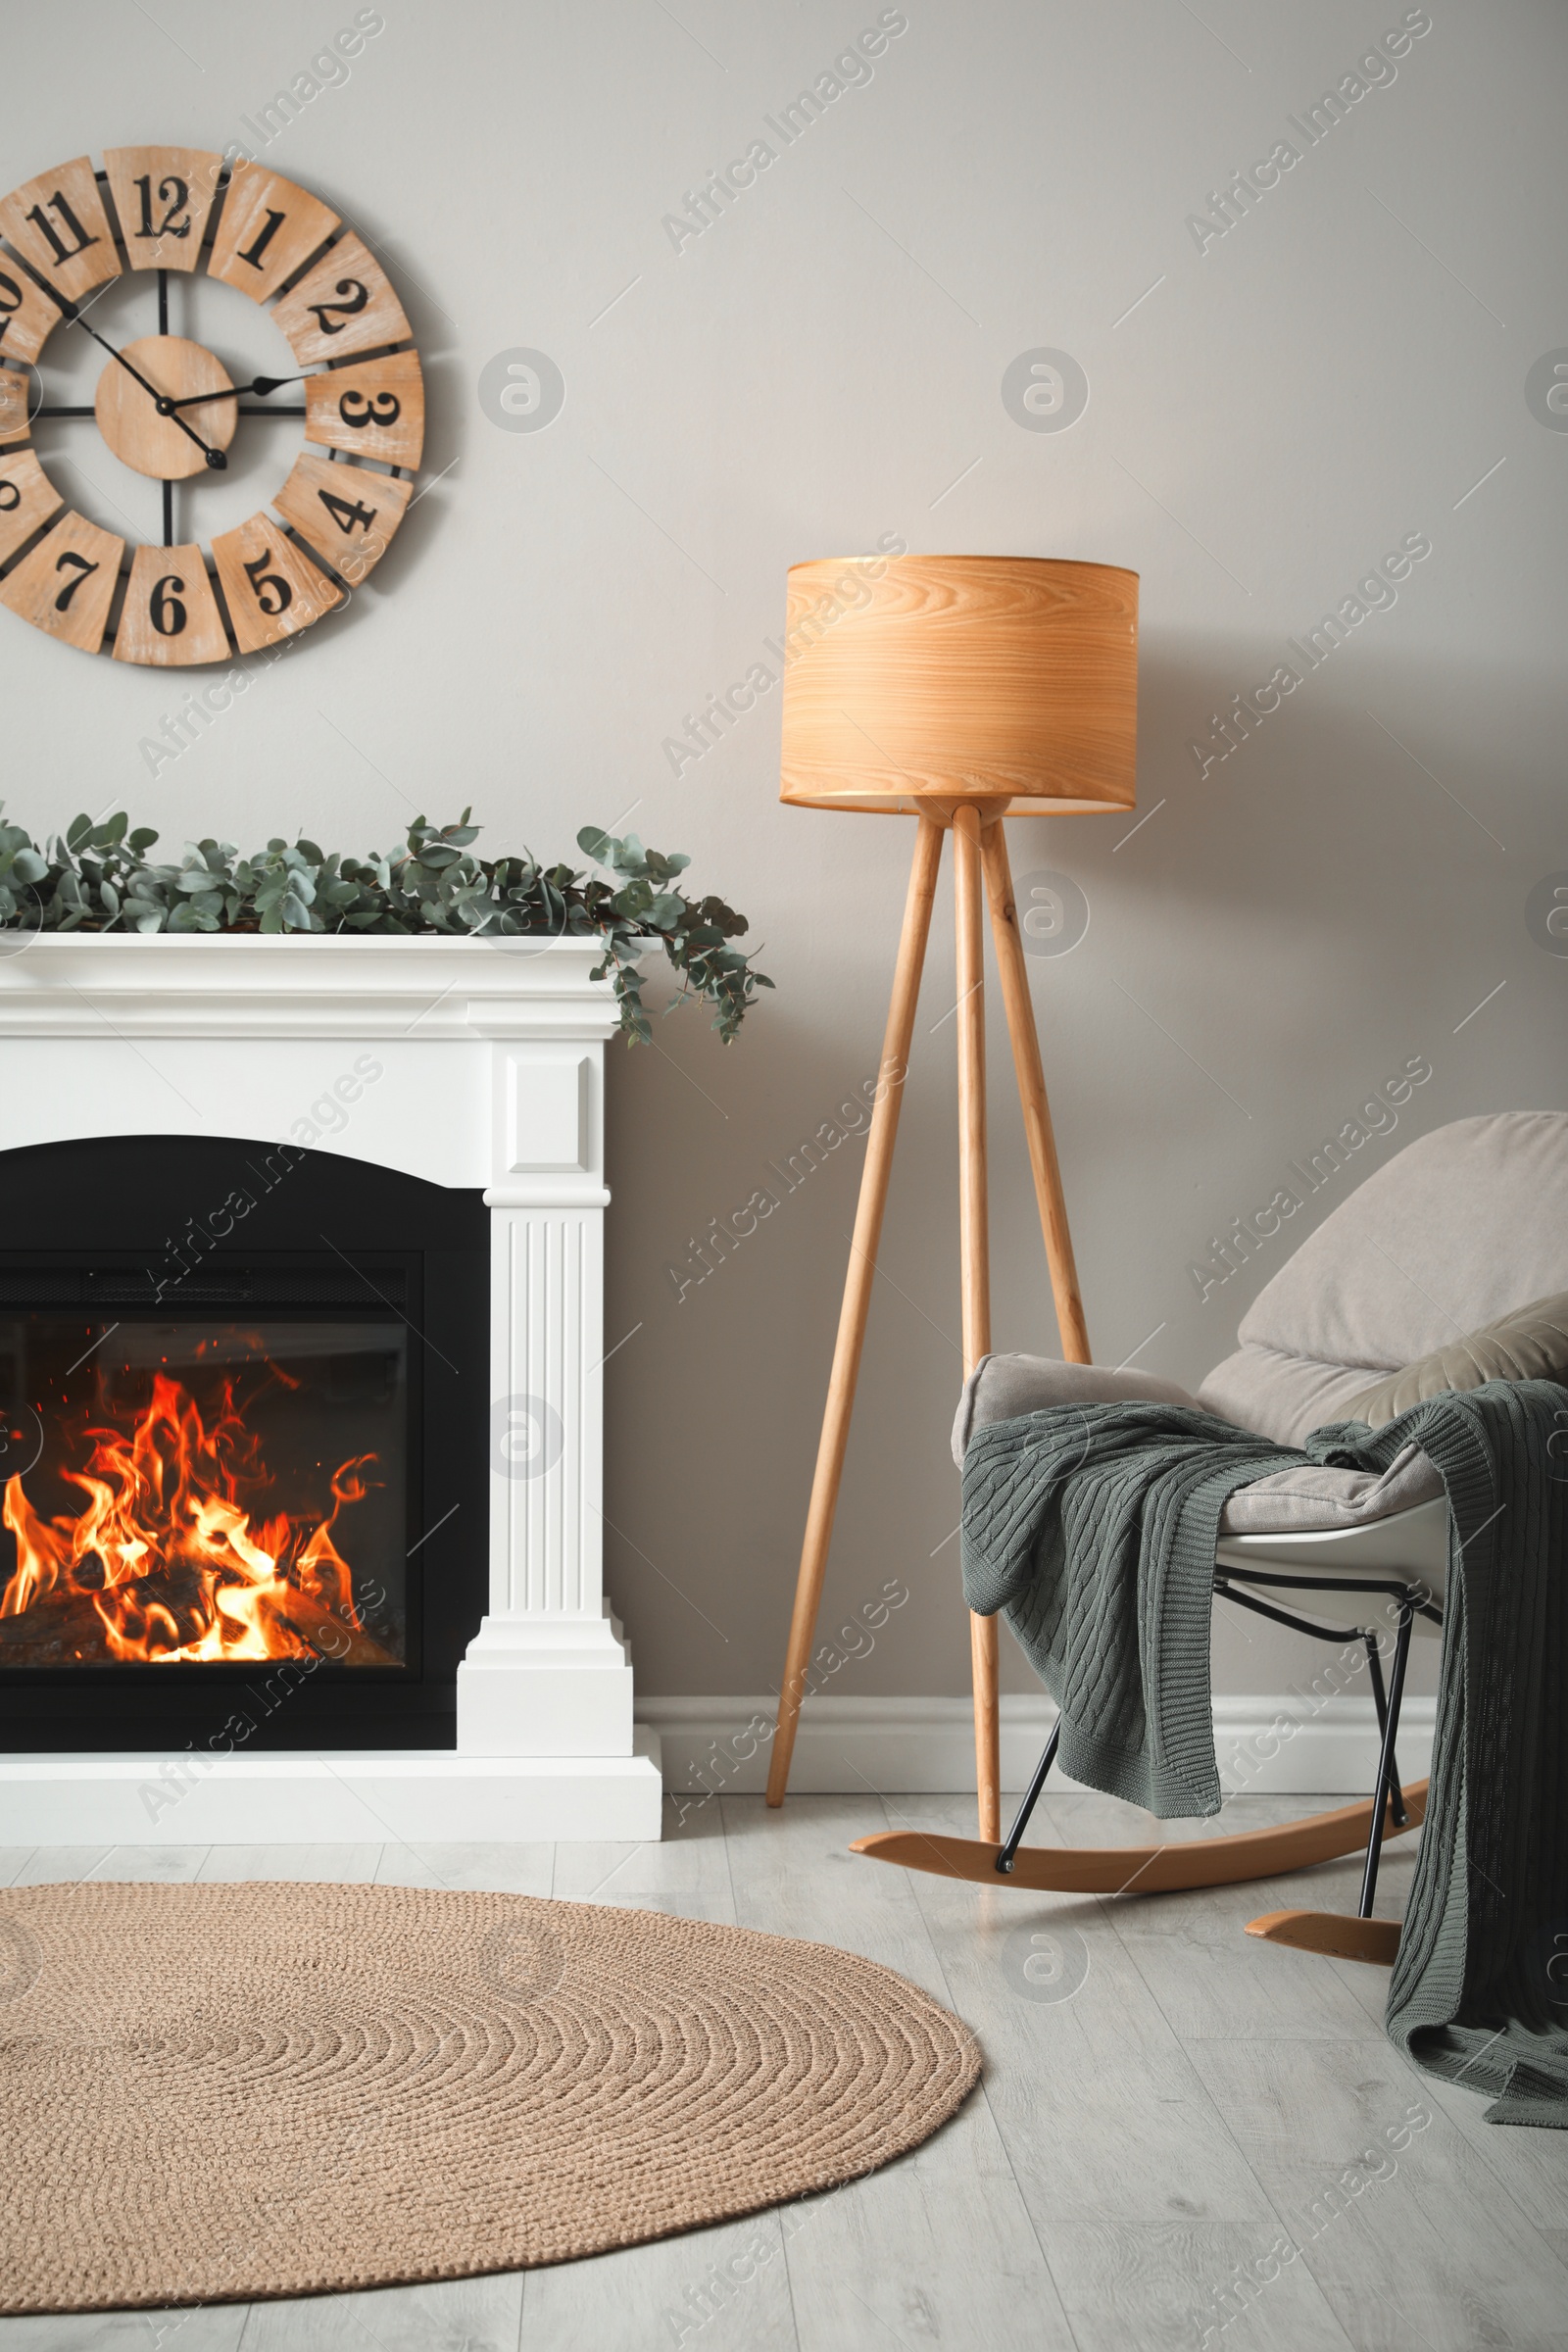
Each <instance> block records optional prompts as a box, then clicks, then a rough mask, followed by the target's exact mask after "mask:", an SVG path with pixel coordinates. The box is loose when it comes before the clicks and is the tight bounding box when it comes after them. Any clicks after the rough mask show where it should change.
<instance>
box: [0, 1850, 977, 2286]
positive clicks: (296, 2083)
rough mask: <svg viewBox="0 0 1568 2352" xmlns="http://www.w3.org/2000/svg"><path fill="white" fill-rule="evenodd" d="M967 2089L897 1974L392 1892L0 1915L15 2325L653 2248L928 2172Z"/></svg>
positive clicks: (957, 2040)
mask: <svg viewBox="0 0 1568 2352" xmlns="http://www.w3.org/2000/svg"><path fill="white" fill-rule="evenodd" d="M979 2072H980V2053H979V2049H978V2047H977V2045H976V2043H975V2040H974V2037H973V2035H972V2034H970V2033H969V2031H968V2029H967V2028H966V2027H965V2026H963V2025H961V2024H960V2023H959V2021H958V2020H957V2019H956V2018H955V2017H953V2016H951V2015H950V2014H949V2012H948V2011H947V2010H946V2009H943V2008H941V2007H940V2006H939V2005H938V2004H937V2003H936V2002H935V2001H932V2000H929V1999H928V1998H927V1997H926V1995H925V1994H924V1993H923V1992H920V1991H918V1990H917V1989H916V1988H915V1987H914V1986H913V1985H908V1984H906V1982H905V1981H904V1979H903V1978H902V1977H897V1976H895V1975H894V1974H893V1973H892V1971H891V1970H889V1969H886V1968H881V1967H879V1966H877V1965H876V1964H875V1963H874V1962H872V1961H869V1960H862V1959H859V1958H858V1957H857V1956H856V1955H854V1954H853V1953H850V1952H841V1951H836V1950H834V1949H833V1948H832V1947H831V1946H830V1945H826V1944H820V1943H799V1942H794V1941H790V1940H788V1939H786V1938H785V1937H783V1936H761V1935H757V1934H754V1933H752V1932H751V1931H749V1930H747V1929H740V1928H722V1927H711V1926H709V1925H707V1924H706V1923H704V1922H702V1921H695V1920H687V1919H676V1918H667V1917H664V1916H663V1915H662V1914H660V1913H657V1912H650V1911H622V1910H609V1909H606V1908H604V1907H603V1906H600V1905H593V1904H586V1903H562V1902H547V1901H541V1900H538V1899H536V1898H533V1897H530V1896H524V1895H511V1894H479V1893H467V1892H457V1893H454V1892H445V1891H429V1890H426V1889H423V1888H417V1887H339V1886H295V1885H287V1884H276V1883H272V1884H247V1885H240V1886H194V1887H193V1886H177V1887H171V1886H158V1885H117V1884H112V1883H106V1882H98V1881H92V1882H86V1883H83V1884H79V1885H70V1886H45V1887H12V1888H9V1889H6V1890H4V1891H0V2144H3V2146H4V2148H5V2159H4V2164H3V2167H0V2203H3V2205H4V2208H5V2211H4V2214H3V2217H0V2311H4V2312H6V2313H12V2314H14V2313H22V2312H46V2311H47V2312H63V2311H100V2310H115V2309H127V2308H146V2307H148V2306H156V2305H163V2304H181V2303H207V2302H221V2301H228V2300H254V2299H258V2298H261V2297H266V2296H274V2295H303V2294H313V2293H324V2292H328V2291H330V2290H333V2289H339V2288H355V2287H368V2286H383V2285H390V2284H393V2283H395V2282H399V2281H405V2280H411V2279H429V2278H466V2277H471V2276H473V2275H475V2274H476V2273H480V2272H485V2271H502V2270H514V2269H522V2268H528V2267H532V2266H534V2265H537V2264H540V2263H550V2262H562V2261H565V2260H567V2259H569V2258H570V2257H572V2256H574V2255H583V2254H596V2253H599V2252H602V2251H603V2250H605V2249H607V2248H609V2247H612V2246H624V2245H632V2244H635V2243H637V2242H638V2241H640V2240H643V2239H647V2238H655V2237H662V2236H665V2235H667V2234H668V2233H669V2232H671V2231H673V2230H679V2229H694V2228H696V2227H698V2226H699V2225H701V2224H704V2223H709V2222H716V2221H720V2220H723V2219H725V2218H727V2217H729V2216H732V2215H736V2214H742V2213H749V2212H754V2211H756V2210H757V2209H758V2208H759V2207H760V2206H764V2205H770V2204H775V2203H778V2202H780V2201H782V2200H784V2199H787V2198H792V2197H800V2196H804V2195H807V2194H808V2193H809V2192H811V2191H814V2190H820V2189H825V2188H829V2187H832V2186H834V2185H835V2184H836V2183H838V2182H840V2181H843V2180H853V2179H855V2178H856V2177H857V2176H858V2174H861V2173H866V2172H870V2171H872V2170H873V2169H874V2168H875V2167H876V2166H878V2165H881V2164H886V2163H887V2162H888V2161H889V2160H890V2159H891V2158H892V2157H895V2156H898V2155H901V2154H902V2153H904V2151H905V2150H907V2149H908V2148H912V2147H916V2146H918V2145H919V2143H920V2141H922V2140H923V2139H926V2138H928V2137H929V2135H930V2134H931V2133H932V2132H933V2131H936V2129H937V2127H938V2126H939V2125H940V2124H942V2123H944V2122H945V2121H946V2120H947V2118H948V2117H949V2116H950V2115H952V2114H953V2113H954V2111H955V2110H956V2108H957V2107H958V2105H959V2104H960V2103H961V2101H962V2100H963V2098H964V2097H965V2095H966V2093H967V2092H968V2091H969V2089H970V2088H971V2086H972V2085H973V2083H974V2082H975V2080H976V2078H977V2077H978V2075H979Z"/></svg>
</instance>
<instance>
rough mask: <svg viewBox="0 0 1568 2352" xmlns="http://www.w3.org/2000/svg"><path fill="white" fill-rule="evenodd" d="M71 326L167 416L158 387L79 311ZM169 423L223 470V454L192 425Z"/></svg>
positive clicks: (176, 419)
mask: <svg viewBox="0 0 1568 2352" xmlns="http://www.w3.org/2000/svg"><path fill="white" fill-rule="evenodd" d="M72 324H73V326H79V327H83V328H85V329H86V332H87V333H88V334H89V335H91V337H92V339H93V341H94V342H95V343H102V344H103V347H104V349H105V351H107V352H108V354H109V357H110V358H111V359H112V360H118V361H119V363H120V365H121V367H122V368H123V369H124V370H125V373H126V374H127V375H128V376H132V377H134V379H135V381H136V382H137V383H138V384H140V386H141V388H142V390H143V391H144V392H145V393H147V394H148V396H149V397H150V399H151V400H152V403H153V406H154V408H156V409H157V410H158V411H159V412H160V414H162V415H168V414H169V404H167V403H166V402H165V399H164V395H163V394H162V392H160V391H159V389H158V386H157V385H156V384H150V383H149V382H148V381H147V378H146V377H145V376H144V375H143V374H141V373H140V372H139V370H138V369H136V368H133V367H132V366H131V364H130V362H129V360H127V359H126V358H125V356H124V353H123V352H120V351H117V350H116V349H115V347H114V345H113V344H112V343H110V342H106V341H105V339H104V337H103V336H102V335H101V334H100V333H99V332H98V329H97V328H96V327H95V326H88V325H87V321H86V319H84V318H83V317H82V316H81V313H80V312H79V311H78V312H76V314H75V316H74V317H73V319H72ZM171 422H172V423H174V424H177V425H178V427H179V429H180V431H181V432H182V433H183V434H184V435H185V437H186V439H187V440H188V441H194V442H195V444H196V446H197V448H198V449H199V450H200V451H201V453H202V455H203V457H204V458H205V459H206V460H207V463H208V465H209V466H211V468H212V470H213V471H214V472H215V473H221V472H223V471H224V470H225V468H226V467H227V465H228V460H227V458H226V457H225V456H224V455H223V452H222V451H221V449H209V447H208V445H207V443H206V442H205V441H204V440H203V439H202V437H201V435H200V433H199V432H197V430H196V428H195V426H194V425H190V424H187V423H186V422H185V419H184V417H171Z"/></svg>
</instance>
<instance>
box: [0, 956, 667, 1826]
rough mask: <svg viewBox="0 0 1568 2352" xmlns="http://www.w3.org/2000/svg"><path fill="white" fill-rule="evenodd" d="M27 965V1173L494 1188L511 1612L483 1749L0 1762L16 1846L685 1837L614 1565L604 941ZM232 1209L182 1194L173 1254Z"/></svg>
mask: <svg viewBox="0 0 1568 2352" xmlns="http://www.w3.org/2000/svg"><path fill="white" fill-rule="evenodd" d="M9 947H10V951H11V952H10V953H9V954H7V955H5V956H0V1078H3V1079H4V1081H5V1083H4V1085H3V1087H0V1152H4V1151H14V1150H18V1149H21V1148H23V1147H26V1146H36V1145H47V1144H55V1143H64V1142H81V1141H84V1140H91V1139H98V1138H102V1139H105V1141H108V1140H109V1139H113V1138H115V1137H121V1136H132V1135H149V1134H151V1135H158V1136H162V1137H172V1136H182V1135H190V1136H210V1137H225V1138H234V1139H239V1138H243V1139H250V1140H254V1141H255V1142H256V1143H257V1144H258V1145H259V1146H260V1147H261V1148H262V1150H263V1151H264V1152H265V1151H267V1150H268V1149H270V1148H272V1147H275V1146H276V1145H278V1144H291V1145H293V1146H296V1147H298V1148H300V1149H304V1150H311V1151H318V1152H332V1153H335V1154H339V1155H341V1156H343V1157H345V1158H348V1159H351V1160H356V1159H357V1160H362V1161H368V1162H369V1163H371V1164H372V1165H375V1166H380V1167H387V1168H395V1169H398V1170H401V1171H402V1172H403V1173H405V1174H407V1175H410V1176H415V1177H419V1178H422V1179H423V1180H424V1181H426V1182H427V1183H430V1184H436V1185H442V1186H448V1187H453V1188H458V1189H463V1190H467V1191H470V1192H471V1191H480V1192H482V1194H483V1197H484V1201H485V1204H486V1206H487V1208H488V1209H489V1212H490V1235H491V1244H490V1247H491V1310H490V1369H489V1390H488V1407H489V1422H490V1495H489V1528H488V1553H489V1603H488V1608H487V1610H486V1613H485V1616H484V1619H483V1622H482V1624H481V1625H480V1626H479V1627H478V1628H477V1630H476V1631H475V1633H474V1636H473V1638H472V1640H471V1642H469V1645H468V1649H467V1653H466V1658H465V1660H464V1662H463V1664H462V1665H461V1666H460V1668H459V1670H458V1690H457V1745H456V1749H455V1750H432V1749H408V1748H400V1749H396V1750H382V1751H377V1752H373V1753H372V1752H368V1751H365V1750H343V1751H335V1750H334V1751H329V1752H327V1751H313V1752H310V1753H303V1752H302V1753H291V1752H283V1751H279V1750H276V1749H273V1750H271V1751H256V1752H252V1751H247V1750H243V1749H242V1750H239V1751H237V1752H235V1753H234V1754H232V1755H226V1756H225V1755H201V1754H197V1755H192V1754H191V1753H190V1752H189V1751H188V1750H187V1751H186V1752H185V1753H183V1754H175V1755H171V1754H169V1753H167V1752H165V1753H163V1754H134V1755H129V1754H91V1755H86V1754H64V1755H39V1754H31V1755H15V1754H14V1755H0V1845H18V1844H25V1845H98V1846H105V1845H117V1844H125V1843H130V1844H138V1845H145V1844H148V1843H157V1844H191V1843H197V1844H205V1843H215V1844H257V1843H260V1844H272V1843H283V1844H295V1845H297V1844H328V1843H330V1844H344V1843H349V1844H355V1843H363V1842H367V1841H377V1840H378V1841H383V1842H384V1841H385V1840H387V1839H389V1838H405V1839H407V1840H409V1841H410V1842H411V1843H416V1842H420V1841H423V1842H430V1841H440V1840H446V1839H459V1840H466V1839H474V1840H484V1841H489V1840H493V1839H504V1840H508V1841H511V1840H530V1839H535V1838H541V1839H542V1838H550V1839H574V1838H585V1839H615V1840H620V1839H642V1838H657V1837H658V1836H659V1835H660V1817H661V1799H662V1784H661V1780H660V1771H659V1741H658V1739H657V1737H656V1736H654V1735H652V1734H649V1733H645V1732H642V1731H640V1730H634V1727H633V1722H632V1670H631V1659H630V1655H629V1652H628V1650H627V1647H626V1644H625V1642H624V1641H623V1640H622V1639H621V1635H620V1628H619V1627H618V1625H616V1624H615V1622H614V1619H613V1617H612V1616H611V1614H610V1611H609V1606H608V1603H607V1601H606V1598H605V1594H604V1581H603V1563H602V1556H601V1554H602V1529H603V1519H602V1512H601V1504H602V1486H603V1446H604V1432H603V1396H602V1392H603V1381H602V1372H601V1366H602V1364H603V1362H604V1358H605V1352H606V1344H605V1333H604V1304H603V1263H604V1212H605V1209H606V1206H607V1205H608V1202H609V1199H610V1196H609V1193H608V1192H607V1191H606V1189H605V1177H604V1165H605V1162H604V1135H605V1110H604V1090H605V1068H604V1064H605V1046H606V1042H607V1040H608V1039H609V1038H610V1037H611V1036H612V1035H613V1033H614V1031H615V1029H616V1026H617V1021H618V1015H617V1011H616V1007H615V1004H614V1000H613V994H612V991H611V988H610V984H609V982H608V981H596V980H592V979H590V978H589V973H590V971H591V970H592V968H593V966H594V965H595V963H596V962H597V960H598V949H597V947H596V945H595V943H594V942H593V941H592V940H591V939H571V938H567V939H556V940H516V941H507V942H487V941H482V940H476V939H446V938H442V937H424V938H417V939H401V938H391V937H373V938H348V937H339V936H337V935H334V934H319V935H315V936H311V937H303V938H296V937H281V936H279V937H267V938H262V937H258V936H247V937H224V936H222V935H221V934H220V935H213V936H204V935H202V934H200V933H182V934H178V935H175V936H172V937H171V936H169V935H166V934H159V935H156V936H153V937H149V938H144V937H139V936H129V937H127V936H124V935H122V934H118V933H116V934H106V935H104V936H103V937H99V938H91V937H83V936H82V935H81V934H79V933H74V934H73V933H52V934H46V935H44V936H41V937H39V936H33V937H31V938H29V939H26V940H25V941H23V940H19V939H18V937H17V936H16V935H12V937H11V939H10V942H9ZM187 1211H188V1212H189V1213H188V1214H187ZM204 1211H207V1212H208V1213H210V1204H208V1203H205V1202H203V1201H190V1202H172V1203H171V1210H170V1214H171V1220H172V1235H174V1236H179V1235H180V1231H181V1226H182V1224H183V1225H185V1226H188V1227H189V1228H191V1230H192V1231H195V1230H196V1229H197V1228H198V1223H199V1217H200V1215H201V1213H203V1212H204ZM214 1222H215V1223H216V1219H215V1220H214ZM173 1246H174V1245H173V1244H172V1247H173ZM207 1246H208V1247H209V1248H210V1247H212V1244H211V1242H209V1243H208V1245H207ZM177 1247H178V1248H180V1249H184V1250H192V1249H195V1248H196V1247H197V1245H195V1244H193V1243H191V1242H189V1241H188V1240H186V1239H183V1238H181V1239H179V1241H178V1243H177ZM477 1401H478V1402H480V1403H482V1402H483V1399H482V1398H481V1399H478V1400H477ZM169 1671H170V1672H172V1673H179V1672H181V1671H182V1670H181V1669H180V1668H179V1667H178V1666H173V1667H171V1668H170V1669H169Z"/></svg>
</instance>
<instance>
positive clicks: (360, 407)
mask: <svg viewBox="0 0 1568 2352" xmlns="http://www.w3.org/2000/svg"><path fill="white" fill-rule="evenodd" d="M0 331H3V330H0ZM333 331H334V332H335V331H336V330H335V329H334V330H333ZM337 413H338V415H339V416H340V417H342V419H343V421H344V423H345V424H349V425H366V424H396V422H397V420H398V418H399V417H401V416H402V414H403V403H402V401H401V400H399V398H398V396H397V394H396V393H395V392H378V393H377V394H376V396H375V399H374V401H373V402H371V401H368V400H367V399H366V397H365V395H364V393H363V392H345V393H344V395H343V397H342V399H341V400H340V401H339V402H338V404H337Z"/></svg>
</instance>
